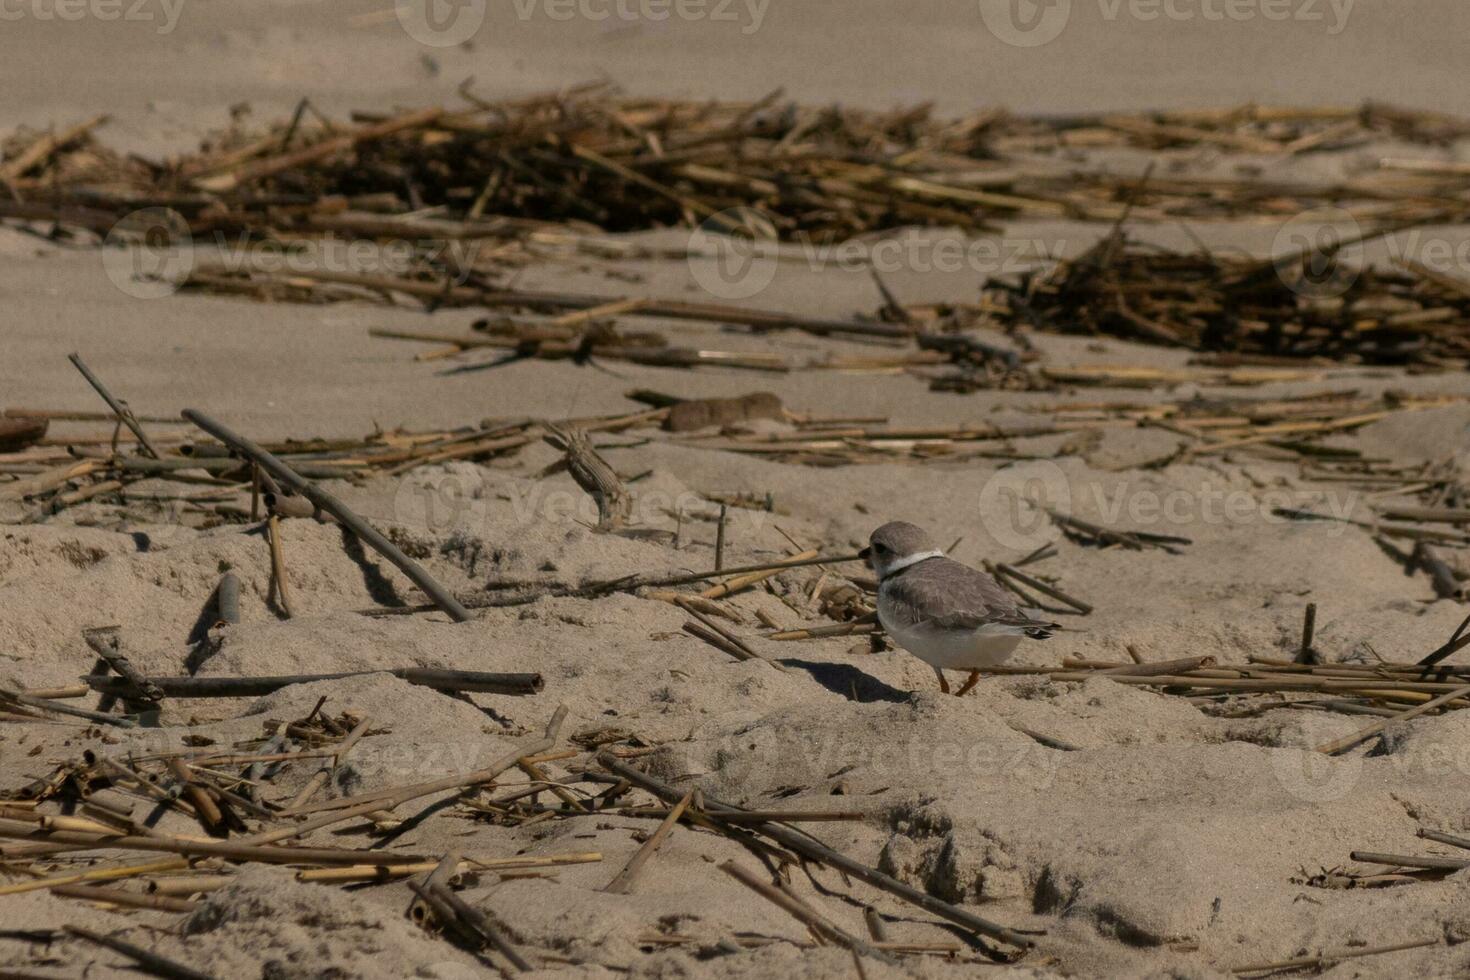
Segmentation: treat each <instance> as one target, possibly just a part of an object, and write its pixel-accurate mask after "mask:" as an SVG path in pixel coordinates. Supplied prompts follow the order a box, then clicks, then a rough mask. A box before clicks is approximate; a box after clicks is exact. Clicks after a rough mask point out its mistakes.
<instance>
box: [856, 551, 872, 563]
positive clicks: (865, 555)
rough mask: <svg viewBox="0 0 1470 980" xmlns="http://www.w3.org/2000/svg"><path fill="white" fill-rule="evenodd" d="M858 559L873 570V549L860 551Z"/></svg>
mask: <svg viewBox="0 0 1470 980" xmlns="http://www.w3.org/2000/svg"><path fill="white" fill-rule="evenodd" d="M858 557H859V558H861V559H862V560H863V564H865V565H867V566H868V567H869V568H872V567H873V549H872V548H864V549H863V550H862V551H859V552H858Z"/></svg>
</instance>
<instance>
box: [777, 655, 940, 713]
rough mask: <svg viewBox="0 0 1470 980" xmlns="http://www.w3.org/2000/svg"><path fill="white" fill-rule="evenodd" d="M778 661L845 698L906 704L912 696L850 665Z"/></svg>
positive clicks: (807, 661)
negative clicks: (808, 675)
mask: <svg viewBox="0 0 1470 980" xmlns="http://www.w3.org/2000/svg"><path fill="white" fill-rule="evenodd" d="M781 663H782V664H784V665H786V666H787V667H796V668H799V669H801V670H804V671H806V672H807V673H808V674H811V675H812V680H814V681H816V682H817V683H818V684H820V685H822V686H823V687H825V688H826V689H827V690H829V691H831V692H832V693H833V694H840V695H842V696H843V697H845V698H847V699H848V700H849V701H888V702H890V703H893V704H906V703H907V702H908V701H910V700H911V699H912V698H913V695H912V694H911V693H909V692H908V691H901V690H899V689H898V688H896V687H893V686H892V685H889V684H885V683H883V682H882V681H880V680H879V679H878V678H876V677H873V676H871V675H869V674H865V673H863V672H862V671H860V670H858V669H857V668H856V667H854V666H853V665H852V664H829V663H819V662H817V661H813V660H796V659H783V660H782V661H781Z"/></svg>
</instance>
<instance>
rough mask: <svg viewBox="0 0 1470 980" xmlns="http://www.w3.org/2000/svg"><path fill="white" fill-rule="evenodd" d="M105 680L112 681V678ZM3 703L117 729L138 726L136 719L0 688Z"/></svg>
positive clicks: (0, 698)
mask: <svg viewBox="0 0 1470 980" xmlns="http://www.w3.org/2000/svg"><path fill="white" fill-rule="evenodd" d="M89 679H91V678H89ZM107 679H108V680H113V678H107ZM3 701H13V702H15V703H16V704H23V705H25V706H26V707H29V708H39V709H41V710H42V711H50V712H52V713H53V714H58V715H67V716H69V717H72V718H85V719H86V720H87V721H95V722H99V723H101V724H103V725H113V726H115V727H117V728H135V727H137V724H138V719H137V718H134V717H131V716H129V715H110V714H107V713H105V712H102V711H88V710H87V709H86V708H73V707H72V706H71V705H69V704H57V703H56V702H55V701H51V700H48V699H46V698H37V697H32V696H31V695H29V694H23V693H21V692H20V691H12V690H9V689H8V688H3V687H0V702H3Z"/></svg>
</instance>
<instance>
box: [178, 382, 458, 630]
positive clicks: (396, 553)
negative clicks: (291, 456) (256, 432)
mask: <svg viewBox="0 0 1470 980" xmlns="http://www.w3.org/2000/svg"><path fill="white" fill-rule="evenodd" d="M183 417H184V418H186V419H188V420H189V421H190V422H193V423H194V424H195V425H197V426H199V428H201V429H203V430H204V431H205V432H208V433H209V434H210V435H212V436H214V437H215V438H216V439H218V440H219V441H220V442H223V443H225V444H226V445H228V446H229V447H230V448H231V449H233V450H235V451H236V452H238V453H240V454H241V455H243V456H245V457H247V458H248V459H250V460H251V461H252V462H254V463H255V464H256V465H258V466H259V467H260V468H261V469H262V470H264V471H265V472H267V473H269V474H270V475H271V476H272V477H274V478H275V479H277V480H279V481H281V483H283V484H284V485H285V486H286V487H288V488H290V489H291V490H293V491H294V492H296V493H299V494H301V495H302V496H303V497H305V498H306V499H308V500H310V501H311V502H312V503H313V504H315V505H316V506H318V507H320V508H321V509H322V510H324V511H326V512H327V513H329V514H331V515H332V516H333V517H335V518H337V520H338V521H339V522H340V523H341V524H342V526H343V527H345V528H347V529H348V530H349V531H351V532H352V533H353V534H354V535H356V536H357V538H358V539H359V540H361V541H362V542H363V543H364V544H366V545H367V546H368V547H370V548H372V549H373V550H374V551H376V552H377V553H378V554H380V555H382V556H383V557H384V558H386V559H388V560H389V561H390V562H392V563H393V564H394V565H397V566H398V568H399V569H400V570H401V571H402V572H403V573H404V574H405V575H407V576H408V577H409V579H410V580H412V581H413V583H414V584H415V585H417V586H418V587H419V588H420V589H422V590H423V591H424V594H425V595H427V596H428V597H429V598H430V599H432V600H433V601H434V604H435V605H436V606H438V607H439V608H440V609H441V610H443V611H444V612H446V613H448V614H449V616H450V617H451V618H452V619H454V620H455V621H456V622H461V623H462V622H465V621H466V620H468V619H470V618H471V616H470V613H469V611H468V610H467V609H465V608H464V607H463V606H461V605H460V604H459V601H458V600H457V599H455V598H454V596H452V595H450V593H449V592H448V591H447V590H445V589H444V587H443V586H441V585H440V584H439V583H438V582H436V581H434V579H433V578H432V577H431V576H430V575H429V573H428V572H426V571H424V570H423V568H422V567H420V566H419V564H418V562H416V561H414V560H413V559H412V558H410V557H408V556H407V555H405V554H404V553H403V551H402V550H401V549H400V548H399V547H398V546H397V545H395V544H393V543H392V542H391V541H389V540H388V539H387V538H385V537H383V535H381V534H380V533H378V531H377V530H376V529H375V528H373V527H372V525H370V524H368V523H367V522H366V521H364V520H363V519H362V518H360V517H358V516H357V515H356V514H354V513H353V512H352V511H351V510H349V509H348V508H347V507H346V506H344V505H343V504H342V503H341V502H340V501H338V500H337V498H336V497H333V496H332V495H331V494H329V493H327V492H326V491H325V490H323V489H321V488H320V487H318V486H317V485H316V484H314V483H311V482H310V481H308V480H306V479H304V478H302V477H301V476H298V475H297V474H296V472H295V471H294V470H292V469H291V467H289V466H287V465H286V464H285V463H283V462H281V461H280V460H279V459H277V458H276V457H275V456H273V455H271V454H270V453H268V452H266V451H265V450H263V449H261V448H260V447H259V446H257V445H255V444H254V443H253V442H251V441H249V440H248V439H245V438H244V437H242V436H238V435H236V434H235V433H234V432H232V431H230V430H229V429H227V428H225V427H224V426H223V425H220V424H219V423H218V422H216V421H215V420H214V419H212V418H210V417H209V416H208V415H205V414H204V413H202V412H199V411H196V410H194V409H192V408H186V409H185V410H184V411H183Z"/></svg>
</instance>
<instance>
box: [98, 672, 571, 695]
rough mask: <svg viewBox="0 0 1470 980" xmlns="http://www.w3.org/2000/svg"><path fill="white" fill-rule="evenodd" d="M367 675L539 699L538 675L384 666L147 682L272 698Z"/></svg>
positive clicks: (110, 683) (109, 686) (110, 681)
mask: <svg viewBox="0 0 1470 980" xmlns="http://www.w3.org/2000/svg"><path fill="white" fill-rule="evenodd" d="M372 674H392V675H393V676H394V677H397V678H399V679H401V680H405V681H408V682H409V683H410V684H417V685H419V686H420V687H431V688H434V689H435V690H438V691H451V692H480V693H485V694H506V695H519V696H524V695H531V694H539V693H540V692H541V689H542V687H543V686H544V682H543V681H542V679H541V675H540V674H529V673H527V674H515V673H509V674H507V673H493V672H487V671H475V670H441V669H438V668H434V667H385V668H383V669H381V670H354V671H342V672H339V673H334V674H282V675H278V676H262V677H189V676H183V677H149V678H147V680H148V682H149V683H150V684H152V685H154V686H155V687H157V688H158V689H159V690H160V691H162V692H163V694H164V695H165V696H167V697H177V698H254V697H263V696H264V695H267V694H271V693H274V692H275V691H279V690H280V689H281V688H283V687H289V686H290V685H292V684H310V683H313V682H315V681H331V680H341V679H343V678H346V677H367V676H370V675H372ZM82 680H83V681H85V682H86V684H87V685H88V686H89V687H91V688H92V689H93V690H95V691H100V692H103V693H108V694H123V693H126V682H125V681H121V680H120V679H119V678H114V677H98V676H97V675H95V674H88V675H84V676H83V677H82Z"/></svg>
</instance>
